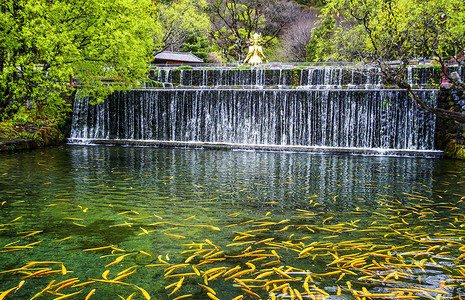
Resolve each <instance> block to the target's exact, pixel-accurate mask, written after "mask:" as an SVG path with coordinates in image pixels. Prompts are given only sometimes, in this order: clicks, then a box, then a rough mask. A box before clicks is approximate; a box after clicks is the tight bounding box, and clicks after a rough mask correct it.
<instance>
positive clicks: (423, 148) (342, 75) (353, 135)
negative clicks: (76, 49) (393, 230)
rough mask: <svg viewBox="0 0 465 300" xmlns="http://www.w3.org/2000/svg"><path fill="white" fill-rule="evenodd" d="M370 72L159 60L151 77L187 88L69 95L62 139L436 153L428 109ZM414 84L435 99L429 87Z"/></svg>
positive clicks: (432, 99)
mask: <svg viewBox="0 0 465 300" xmlns="http://www.w3.org/2000/svg"><path fill="white" fill-rule="evenodd" d="M296 70H297V71H296ZM371 73H372V72H367V73H366V74H359V73H356V72H353V71H352V70H350V69H349V68H336V67H329V68H328V67H327V68H305V69H303V68H301V69H295V68H294V69H252V70H234V69H230V68H229V69H227V68H223V69H211V70H209V69H192V70H177V71H175V70H171V69H165V70H163V71H162V72H161V71H160V72H159V73H158V78H159V79H164V81H165V82H169V83H173V84H175V83H176V80H179V84H180V85H183V86H186V87H187V86H189V87H190V88H185V87H184V88H183V87H178V88H173V89H143V90H134V91H131V92H128V93H121V92H120V93H114V94H113V95H111V96H110V97H109V98H108V99H107V100H106V101H105V102H103V103H100V104H97V105H95V106H92V105H89V103H88V102H89V99H87V98H80V99H79V98H78V99H76V102H75V104H74V115H73V123H72V132H71V138H70V142H79V141H84V142H88V143H129V144H141V145H171V146H189V145H191V146H201V147H225V148H259V149H270V150H273V149H287V150H298V151H336V152H355V153H376V154H377V153H387V154H393V153H394V154H398V153H407V154H409V155H430V156H435V155H439V151H434V128H435V118H434V116H433V115H431V114H428V113H426V112H423V111H420V110H418V109H417V108H416V107H415V106H414V105H413V103H412V101H410V100H409V99H408V95H407V93H406V92H405V91H402V90H395V89H379V88H376V89H375V88H373V87H374V86H378V85H380V84H381V79H380V78H379V76H374V75H369V74H371ZM296 74H297V75H298V76H296ZM176 78H177V79H176ZM291 85H298V86H299V87H298V88H289V86H291ZM343 85H344V87H342V86H343ZM193 86H197V87H196V88H192V87H193ZM212 86H213V87H212ZM228 86H229V87H228ZM237 86H241V87H240V88H239V87H237ZM256 86H261V87H263V86H265V87H267V88H256ZM278 86H279V87H281V88H276V87H278ZM283 86H284V87H286V88H282V87H283ZM214 87H216V88H214ZM218 87H222V88H218ZM322 87H325V88H322ZM348 87H349V88H348ZM350 87H352V88H350ZM353 87H356V88H353ZM366 87H371V88H370V89H367V88H366ZM418 92H419V93H420V94H421V97H422V98H423V99H430V100H429V101H431V104H432V105H436V103H435V101H436V95H437V91H436V90H431V89H423V90H419V91H418Z"/></svg>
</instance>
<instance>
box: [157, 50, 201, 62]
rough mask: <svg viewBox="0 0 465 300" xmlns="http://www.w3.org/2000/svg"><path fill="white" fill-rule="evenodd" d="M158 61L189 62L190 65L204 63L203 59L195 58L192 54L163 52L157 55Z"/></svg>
mask: <svg viewBox="0 0 465 300" xmlns="http://www.w3.org/2000/svg"><path fill="white" fill-rule="evenodd" d="M155 59H157V60H169V61H179V62H189V63H202V62H203V59H201V58H199V57H197V56H195V55H194V54H192V53H190V52H172V51H162V52H159V53H157V54H156V55H155Z"/></svg>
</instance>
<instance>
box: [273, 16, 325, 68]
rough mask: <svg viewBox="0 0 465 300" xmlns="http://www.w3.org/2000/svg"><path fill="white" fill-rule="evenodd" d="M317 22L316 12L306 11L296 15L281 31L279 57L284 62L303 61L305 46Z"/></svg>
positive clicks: (305, 55)
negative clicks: (280, 51)
mask: <svg viewBox="0 0 465 300" xmlns="http://www.w3.org/2000/svg"><path fill="white" fill-rule="evenodd" d="M318 20H319V17H318V11H317V10H313V9H307V10H304V11H302V12H301V13H300V14H297V16H296V17H295V19H294V21H293V22H292V23H291V24H290V25H289V26H288V27H286V28H285V29H284V30H283V32H282V34H281V35H280V39H281V41H282V53H281V56H282V58H283V59H284V60H287V61H305V58H306V57H307V49H306V46H307V44H308V42H309V41H310V39H311V37H312V30H313V29H314V28H315V27H317V22H318Z"/></svg>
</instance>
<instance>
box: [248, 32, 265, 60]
mask: <svg viewBox="0 0 465 300" xmlns="http://www.w3.org/2000/svg"><path fill="white" fill-rule="evenodd" d="M259 42H260V35H259V34H258V33H255V34H254V35H253V37H252V39H251V40H250V43H251V44H252V46H249V53H248V54H247V56H246V57H245V59H244V62H245V63H249V64H251V65H252V66H256V65H258V64H261V63H262V62H263V60H266V57H265V55H264V54H263V51H262V46H259V45H258V43H259ZM267 62H268V61H267Z"/></svg>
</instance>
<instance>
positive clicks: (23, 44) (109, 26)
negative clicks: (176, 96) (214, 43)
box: [0, 0, 156, 121]
mask: <svg viewBox="0 0 465 300" xmlns="http://www.w3.org/2000/svg"><path fill="white" fill-rule="evenodd" d="M152 8H153V6H152V3H151V1H150V0H115V1H112V2H105V1H99V0H76V1H64V0H55V1H49V0H4V1H3V2H2V4H1V5H0V69H1V70H2V72H1V74H0V113H1V115H0V118H3V119H5V118H12V117H14V116H18V114H23V116H24V114H26V115H29V116H31V117H46V116H49V117H56V116H57V115H58V114H59V113H60V112H63V110H65V109H66V107H67V105H66V103H65V101H64V100H63V98H62V97H61V95H62V94H63V93H69V92H70V91H71V90H72V89H73V87H72V85H73V83H78V84H79V85H80V90H81V91H82V92H83V93H92V94H93V95H94V96H95V97H96V98H97V99H101V98H102V97H104V96H105V95H107V94H108V93H110V92H112V91H114V90H117V89H126V88H129V87H133V86H136V85H137V84H138V82H140V80H141V79H143V78H144V77H145V74H146V71H147V68H148V65H149V62H150V59H151V52H152V49H153V39H154V35H155V34H156V31H155V29H154V26H153V24H154V23H153V15H152ZM109 83H111V84H109ZM27 112H29V114H28V113H27ZM23 121H26V120H25V119H24V120H23Z"/></svg>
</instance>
